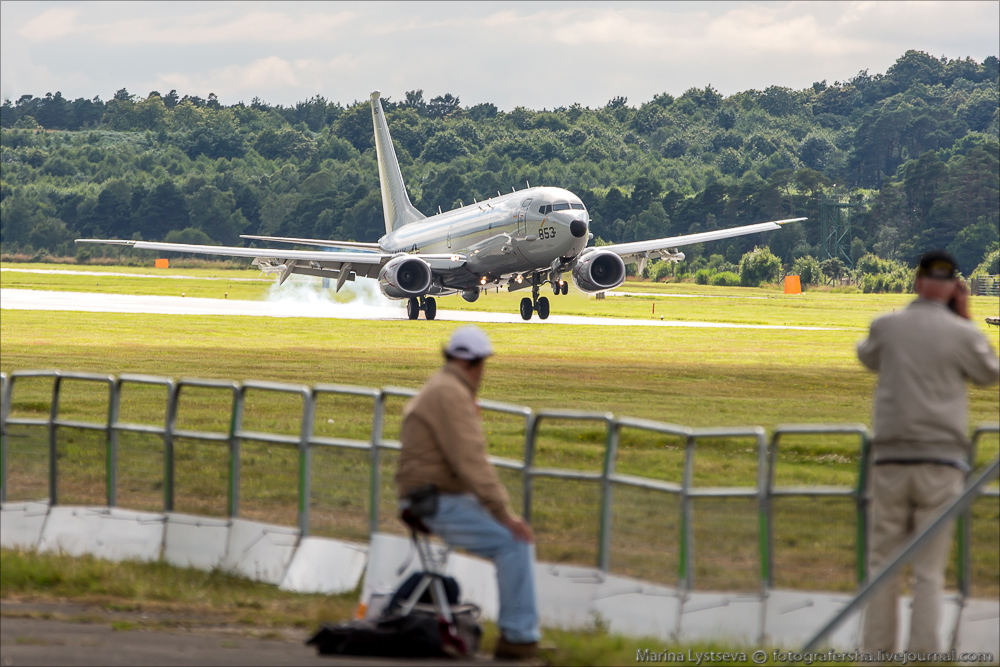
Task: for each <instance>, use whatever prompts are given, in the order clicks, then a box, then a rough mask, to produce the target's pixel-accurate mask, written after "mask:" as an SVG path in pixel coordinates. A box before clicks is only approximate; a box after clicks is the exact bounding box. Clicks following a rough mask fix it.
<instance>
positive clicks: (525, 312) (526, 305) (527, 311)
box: [521, 297, 534, 321]
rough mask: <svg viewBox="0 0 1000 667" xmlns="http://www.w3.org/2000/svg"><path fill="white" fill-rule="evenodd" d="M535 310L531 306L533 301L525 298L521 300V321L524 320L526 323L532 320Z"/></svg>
mask: <svg viewBox="0 0 1000 667" xmlns="http://www.w3.org/2000/svg"><path fill="white" fill-rule="evenodd" d="M533 310H534V308H532V306H531V299H529V298H528V297H524V298H523V299H521V319H522V320H525V321H527V320H530V319H531V313H532V311H533Z"/></svg>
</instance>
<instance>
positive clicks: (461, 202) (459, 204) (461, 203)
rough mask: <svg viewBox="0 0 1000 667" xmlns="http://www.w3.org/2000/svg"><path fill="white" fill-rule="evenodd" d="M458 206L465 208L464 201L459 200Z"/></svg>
mask: <svg viewBox="0 0 1000 667" xmlns="http://www.w3.org/2000/svg"><path fill="white" fill-rule="evenodd" d="M458 206H459V208H465V202H464V201H462V200H461V199H459V200H458Z"/></svg>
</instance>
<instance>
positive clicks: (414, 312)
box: [406, 297, 420, 320]
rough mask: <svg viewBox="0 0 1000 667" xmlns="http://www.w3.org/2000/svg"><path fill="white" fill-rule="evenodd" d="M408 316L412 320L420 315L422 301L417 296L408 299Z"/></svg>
mask: <svg viewBox="0 0 1000 667" xmlns="http://www.w3.org/2000/svg"><path fill="white" fill-rule="evenodd" d="M406 316H407V317H409V318H410V319H411V320H415V319H417V318H418V317H420V302H419V301H417V299H416V297H413V298H410V299H407V300H406Z"/></svg>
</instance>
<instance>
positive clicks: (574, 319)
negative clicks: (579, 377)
mask: <svg viewBox="0 0 1000 667" xmlns="http://www.w3.org/2000/svg"><path fill="white" fill-rule="evenodd" d="M310 297H311V298H310V300H308V301H305V300H298V299H296V300H292V299H282V300H277V301H240V300H237V299H204V298H194V297H180V296H144V295H133V294H102V293H96V292H57V291H46V290H23V289H2V290H0V307H2V308H4V309H10V310H69V311H78V312H94V313H148V314H158V315H248V316H253V317H320V318H333V319H350V320H405V319H406V311H405V310H403V309H402V308H401V307H396V306H395V305H392V306H389V307H384V306H376V305H362V304H359V303H347V304H341V303H335V302H332V301H326V300H322V299H319V298H317V297H315V294H314V293H313V294H312V295H310ZM556 304H558V302H556ZM556 304H554V305H553V307H554V308H555V306H556ZM437 319H438V320H443V321H451V322H498V323H507V324H517V323H525V322H524V320H522V319H521V316H520V315H519V314H517V313H494V312H485V311H471V310H438V312H437ZM526 324H535V325H543V324H573V325H596V326H618V327H628V326H643V327H693V328H707V329H786V330H796V331H830V330H832V328H831V327H795V326H779V325H766V324H730V323H725V322H686V321H685V322H682V321H677V320H654V319H652V318H650V319H648V320H638V319H626V318H617V317H581V316H575V315H557V314H553V315H551V316H550V317H549V318H548V319H547V320H540V319H538V318H537V317H533V318H531V319H530V320H529V321H528V322H526Z"/></svg>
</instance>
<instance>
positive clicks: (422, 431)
mask: <svg viewBox="0 0 1000 667" xmlns="http://www.w3.org/2000/svg"><path fill="white" fill-rule="evenodd" d="M492 354H493V347H492V345H490V341H489V338H487V337H486V334H485V333H483V331H482V330H481V329H479V328H478V327H474V326H467V327H462V328H459V329H457V330H456V331H455V332H454V334H453V335H452V337H451V340H449V341H448V345H447V347H445V350H444V356H445V360H446V361H445V365H444V368H442V369H441V370H440V371H438V372H437V373H436V374H435V375H434V376H433V377H431V379H430V380H428V381H427V384H426V385H424V388H423V389H422V390H421V391H420V393H419V394H418V395H417V396H416V397H415V398H414V399H413V400H412V401H410V402H409V403H408V404H407V405H406V408H405V409H404V410H403V424H402V429H401V432H400V438H399V439H400V442H401V443H402V451H401V452H400V455H399V470H398V471H397V472H396V487H397V491H398V494H399V498H400V500H401V501H405V500H406V497H407V494H409V493H410V492H412V491H415V490H417V489H420V488H422V487H426V486H427V485H429V484H433V485H434V486H436V487H437V490H438V493H439V497H438V509H437V512H436V513H435V514H433V515H432V516H429V517H425V518H424V519H423V521H424V523H425V524H426V525H427V527H428V528H429V529H430V530H431V532H432V533H434V534H435V535H437V536H439V537H440V538H441V539H443V540H444V541H445V542H446V543H447V544H449V545H450V546H452V547H459V548H462V549H465V550H466V551H468V552H470V553H473V554H476V555H477V556H482V557H484V558H488V559H490V560H491V561H493V563H494V565H495V566H496V569H497V585H498V588H499V589H500V618H499V623H498V624H499V626H500V632H501V637H500V640H499V642H498V643H497V648H496V657H497V658H500V659H504V658H506V659H518V658H530V657H533V656H534V655H535V652H536V650H537V646H538V639H539V632H538V610H537V605H536V602H535V576H534V570H533V561H534V550H533V548H532V546H531V544H532V542H534V534H533V533H532V531H531V526H529V525H528V524H527V523H526V522H525V521H524V520H523V519H521V518H519V517H517V516H515V515H514V514H513V513H512V512H511V510H510V507H509V504H508V497H507V491H506V490H505V489H504V487H503V485H502V484H501V483H500V480H499V478H498V477H497V474H496V470H494V468H493V466H492V464H490V462H489V461H488V460H487V458H486V439H485V438H484V437H483V429H482V418H481V416H480V412H479V407H478V406H477V405H476V391H477V390H478V389H479V384H480V382H481V381H482V378H483V371H484V369H485V365H486V358H487V357H489V356H491V355H492Z"/></svg>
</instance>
